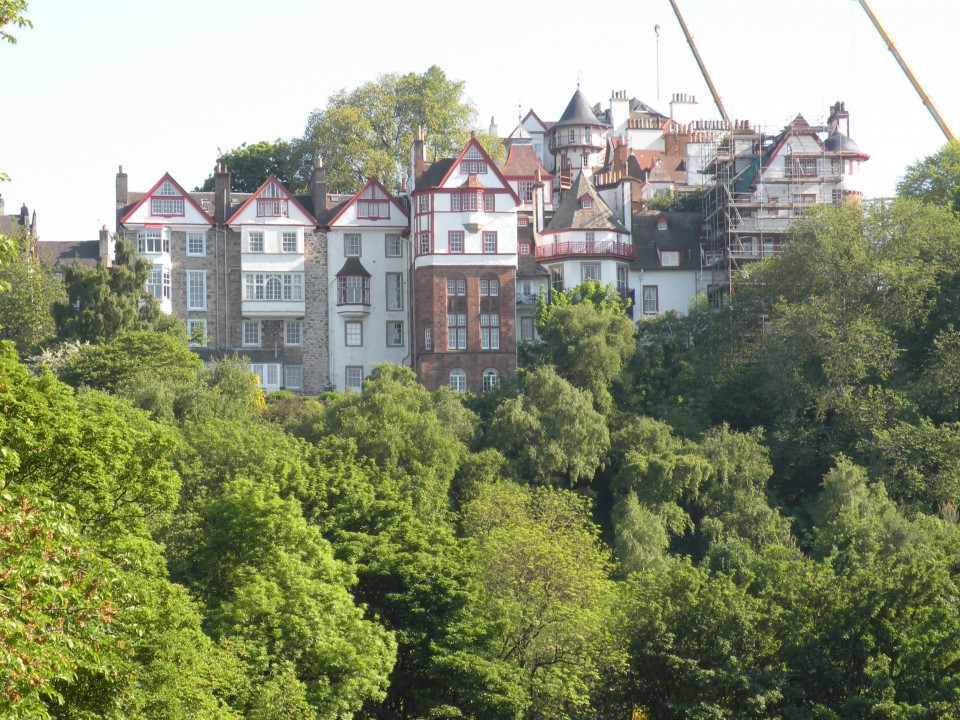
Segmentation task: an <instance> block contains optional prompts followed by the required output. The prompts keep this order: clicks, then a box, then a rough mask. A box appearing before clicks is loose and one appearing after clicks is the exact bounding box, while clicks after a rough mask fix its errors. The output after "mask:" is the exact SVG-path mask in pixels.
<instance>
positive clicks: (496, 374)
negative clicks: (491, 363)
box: [483, 368, 500, 392]
mask: <svg viewBox="0 0 960 720" xmlns="http://www.w3.org/2000/svg"><path fill="white" fill-rule="evenodd" d="M499 389H500V371H499V370H497V369H496V368H487V369H486V370H484V371H483V392H490V391H496V390H499Z"/></svg>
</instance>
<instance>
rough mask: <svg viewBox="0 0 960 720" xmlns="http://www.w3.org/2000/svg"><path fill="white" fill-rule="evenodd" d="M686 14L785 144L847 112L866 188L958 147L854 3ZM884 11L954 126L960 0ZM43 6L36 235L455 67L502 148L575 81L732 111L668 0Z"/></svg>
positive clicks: (702, 7) (686, 8)
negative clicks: (392, 82) (121, 195)
mask: <svg viewBox="0 0 960 720" xmlns="http://www.w3.org/2000/svg"><path fill="white" fill-rule="evenodd" d="M677 4H678V5H679V7H680V10H681V12H682V13H683V17H684V20H685V21H686V23H687V26H688V28H689V29H690V32H691V34H692V35H693V37H694V40H695V42H696V44H697V47H698V49H699V51H700V54H701V56H702V57H703V60H704V62H705V64H706V66H707V69H708V71H709V73H710V75H711V77H712V79H713V82H714V84H715V86H716V87H717V89H718V92H719V93H720V95H721V96H722V99H723V103H724V105H725V106H726V108H727V111H728V113H729V114H730V116H731V117H733V118H736V119H744V120H749V121H750V122H751V123H752V124H753V125H754V126H759V127H761V128H763V129H765V130H769V131H770V132H776V131H778V130H780V129H781V128H782V127H783V126H784V125H785V124H786V123H787V122H788V121H789V120H791V119H792V118H793V117H795V116H796V115H797V114H798V113H801V114H803V116H804V117H805V118H806V119H807V121H808V122H810V123H812V124H813V123H817V122H822V121H824V120H826V117H827V115H828V112H829V107H830V105H831V104H833V103H834V102H836V101H837V100H843V101H844V102H845V103H846V107H847V110H849V111H850V135H851V137H852V138H853V139H854V140H855V141H856V142H857V144H858V145H859V146H860V149H861V150H863V151H864V152H866V153H867V154H869V155H870V156H871V159H870V161H869V162H868V163H866V166H865V168H864V171H865V178H864V189H865V194H866V196H867V197H883V196H889V195H891V194H893V192H894V188H895V186H896V182H897V179H898V178H899V177H900V175H901V174H902V173H903V170H904V169H905V168H906V166H907V165H909V164H911V163H914V162H916V161H917V160H920V159H922V158H923V157H925V156H927V155H930V154H933V153H935V152H936V151H937V150H938V149H939V148H940V147H941V146H942V145H943V143H944V142H945V138H944V136H943V134H942V133H941V131H940V129H939V127H938V126H937V125H936V123H935V122H934V120H933V118H932V117H931V115H930V114H929V112H928V111H927V109H926V107H924V105H923V104H922V102H921V100H920V97H919V96H918V95H917V93H916V91H915V90H914V89H913V87H912V86H911V85H910V83H909V81H908V80H907V78H906V76H905V75H904V73H903V72H902V71H901V70H900V68H899V66H898V65H897V64H896V61H895V59H894V57H893V56H892V55H891V53H890V52H889V51H888V50H887V48H886V45H885V43H884V42H883V40H882V39H881V37H880V35H879V34H878V33H877V32H876V30H875V29H874V28H873V26H872V25H871V24H870V21H869V19H868V18H867V15H866V13H865V12H864V11H863V9H862V8H861V7H860V4H859V2H857V1H856V0H802V1H800V0H677ZM869 4H870V6H871V8H872V9H873V11H874V13H875V14H876V15H877V16H878V18H879V19H880V22H881V23H883V25H884V27H885V29H886V31H887V33H888V34H889V35H890V36H891V39H892V40H893V41H894V43H896V46H897V48H898V49H899V50H900V52H901V54H902V55H903V56H904V58H905V59H906V61H907V63H908V64H909V65H910V67H911V69H912V70H913V72H914V74H915V75H916V76H917V77H918V79H919V80H920V82H921V83H922V84H923V86H924V89H925V90H926V92H927V93H929V95H930V96H931V98H932V100H933V103H934V104H935V105H936V107H937V109H938V110H939V111H940V114H941V115H942V116H943V117H944V118H945V120H946V122H947V124H948V125H950V126H951V128H952V129H954V131H955V132H957V133H960V83H957V82H956V70H955V68H954V62H953V61H952V59H951V55H952V51H951V48H952V43H953V42H956V39H955V38H956V28H957V27H958V26H960V0H912V1H911V2H905V1H904V0H869ZM27 15H28V17H29V18H30V19H31V20H32V22H33V23H34V27H33V29H19V30H15V31H14V33H15V35H16V36H17V37H18V40H19V42H18V43H17V44H16V45H9V44H6V43H3V44H2V45H0V69H2V72H3V77H4V81H5V82H4V85H5V89H4V91H3V93H2V99H0V112H2V117H3V121H2V132H0V172H5V173H7V174H8V175H9V176H10V181H9V182H4V183H0V194H2V196H3V198H4V200H5V204H6V212H7V213H13V212H16V211H17V210H18V209H19V207H20V206H21V204H24V203H25V204H26V205H27V206H28V207H29V209H30V210H31V212H32V211H34V210H36V212H37V223H38V231H39V236H40V239H41V240H83V239H94V238H96V237H97V231H98V230H99V228H100V227H101V226H103V225H106V226H107V227H108V228H109V229H111V230H114V229H115V228H114V224H115V217H114V180H115V176H116V172H117V169H118V167H119V166H121V165H122V166H123V168H124V170H125V171H126V172H127V174H128V176H129V187H130V189H131V190H134V191H145V190H148V189H150V187H152V186H153V184H154V183H156V181H157V180H159V179H160V177H161V176H162V175H163V173H164V172H167V171H169V172H170V173H171V174H172V175H173V177H174V178H175V179H176V180H177V181H178V182H180V184H181V185H183V186H184V187H185V188H187V189H188V190H190V189H192V188H193V187H195V186H196V185H199V184H200V183H202V182H203V180H204V179H205V178H206V177H207V176H208V175H209V174H210V173H211V171H212V169H213V166H214V164H215V162H216V158H217V155H218V149H220V150H223V151H227V150H230V149H232V148H235V147H237V146H239V145H240V144H242V143H244V142H246V143H248V144H252V143H255V142H259V141H261V140H270V141H272V140H276V139H278V138H282V139H291V138H293V137H296V136H298V135H300V134H302V132H303V128H304V126H305V124H306V121H307V116H308V115H309V113H310V112H311V111H312V110H314V109H316V108H322V107H323V106H324V105H325V104H326V100H327V98H328V97H329V96H330V95H331V94H332V93H333V92H335V91H337V90H339V89H341V88H347V89H352V88H355V87H357V86H358V85H361V84H362V83H364V82H366V81H368V80H374V79H376V77H377V76H378V75H379V74H382V73H387V72H398V73H406V72H423V71H424V70H426V69H427V68H428V67H430V66H431V65H438V66H440V67H441V68H442V69H443V70H444V71H445V72H446V73H447V76H448V77H450V78H454V79H458V80H462V81H464V83H465V92H466V96H467V97H468V98H469V99H470V100H472V101H473V103H474V104H475V105H476V107H477V111H478V128H486V127H487V126H488V124H489V122H490V118H491V117H494V118H496V124H497V126H498V129H499V132H500V134H501V135H506V134H507V133H509V131H510V130H511V129H512V128H513V127H514V126H515V125H516V123H517V116H518V112H522V113H523V114H526V112H527V110H529V109H531V108H532V109H533V110H535V111H536V113H537V114H538V115H539V116H540V117H541V118H542V119H544V120H556V119H557V118H558V117H559V116H560V114H561V113H562V112H563V109H564V108H565V106H566V104H567V102H568V101H569V99H570V97H571V95H572V94H573V92H574V91H575V90H576V88H577V83H578V81H579V83H580V88H581V90H582V91H583V92H584V94H585V95H586V96H587V98H588V99H589V100H590V102H591V103H601V104H602V105H603V106H604V107H606V106H607V103H608V101H609V98H610V96H611V93H612V92H613V91H615V90H616V91H621V90H625V91H626V92H627V93H628V95H629V96H630V97H637V98H639V99H641V100H643V101H644V102H646V103H647V104H649V105H651V106H653V107H654V108H656V109H658V110H660V111H661V112H663V113H668V112H669V99H670V96H671V94H672V93H688V94H692V95H694V96H696V98H697V101H698V103H699V108H700V115H701V116H702V117H703V118H704V119H717V118H719V113H718V111H717V110H716V107H715V106H714V104H713V102H712V100H711V97H710V93H709V90H708V88H707V85H706V83H705V82H704V81H703V78H702V76H701V75H700V72H699V70H698V68H697V65H696V62H695V60H694V57H693V54H692V52H691V51H690V48H689V47H688V45H687V43H686V40H685V38H684V36H683V32H682V30H681V28H680V25H679V23H678V22H677V19H676V16H675V15H674V13H673V10H672V9H671V6H670V3H669V0H632V1H631V2H626V1H625V0H607V2H602V3H601V2H584V0H579V1H576V0H550V2H537V3H518V2H516V0H510V1H508V0H484V2H473V3H460V2H438V1H436V0H431V1H428V0H406V2H395V1H394V2H385V1H384V0H366V1H365V2H364V3H362V4H354V3H347V2H329V1H324V0H272V2H269V3H264V2H262V0H256V1H254V0H230V2H217V0H201V1H198V0H164V2H160V3H158V2H153V1H151V2H146V1H145V0H124V1H123V2H117V1H116V0H84V1H83V2H77V1H76V0H30V6H29V9H28V12H27ZM657 26H659V36H658V35H657V33H656V31H655V28H656V27H657Z"/></svg>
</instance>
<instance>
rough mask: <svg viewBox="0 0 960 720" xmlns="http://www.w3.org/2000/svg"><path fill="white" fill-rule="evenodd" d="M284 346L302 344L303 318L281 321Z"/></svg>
mask: <svg viewBox="0 0 960 720" xmlns="http://www.w3.org/2000/svg"><path fill="white" fill-rule="evenodd" d="M283 345H284V347H299V346H300V345H303V320H284V321H283Z"/></svg>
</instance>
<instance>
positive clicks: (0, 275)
mask: <svg viewBox="0 0 960 720" xmlns="http://www.w3.org/2000/svg"><path fill="white" fill-rule="evenodd" d="M18 244H19V245H20V247H22V246H23V242H22V238H21V239H19V241H18ZM0 288H7V290H6V291H5V292H2V293H0V339H4V340H12V341H13V342H14V344H15V345H16V346H17V351H18V352H19V353H20V354H21V355H27V354H29V353H32V352H35V351H37V350H38V349H39V348H41V347H42V346H44V345H45V344H46V343H47V342H49V341H50V340H52V339H53V337H54V330H55V326H54V321H53V315H52V314H51V309H52V307H53V305H54V304H55V303H58V302H63V301H64V300H66V293H65V291H64V289H63V282H62V281H61V280H60V278H59V277H58V276H57V275H55V274H53V273H52V272H50V270H49V268H47V267H45V266H44V264H43V263H42V262H40V259H39V258H38V257H37V255H36V253H33V252H27V251H22V252H20V253H18V254H17V255H16V256H15V257H13V258H11V260H10V262H3V263H0Z"/></svg>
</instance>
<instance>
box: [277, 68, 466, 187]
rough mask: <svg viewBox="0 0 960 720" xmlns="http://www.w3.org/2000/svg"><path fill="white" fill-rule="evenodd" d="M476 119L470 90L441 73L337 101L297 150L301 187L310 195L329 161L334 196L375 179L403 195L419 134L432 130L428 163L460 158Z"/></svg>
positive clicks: (317, 117)
mask: <svg viewBox="0 0 960 720" xmlns="http://www.w3.org/2000/svg"><path fill="white" fill-rule="evenodd" d="M475 116H476V111H475V109H474V107H473V104H472V103H471V102H470V101H469V100H467V99H466V98H465V97H464V84H463V82H462V81H459V80H452V79H450V78H448V77H447V75H446V73H444V72H443V70H441V69H440V68H439V67H437V66H436V65H434V66H432V67H430V68H429V69H428V70H426V72H423V73H409V74H407V75H398V74H395V73H387V74H385V75H381V76H380V77H379V78H377V80H376V81H373V82H367V83H364V84H363V85H361V86H360V87H358V88H356V89H354V90H351V91H349V92H348V91H347V90H340V91H339V92H337V93H335V94H334V95H332V96H331V97H330V99H329V100H328V101H327V105H326V107H325V108H323V109H317V110H314V111H313V112H312V113H311V114H310V117H309V119H308V120H307V126H306V128H305V130H304V133H303V137H301V138H299V139H297V140H295V141H294V142H293V154H294V158H295V161H296V162H297V164H298V165H297V171H296V175H295V178H294V181H293V184H294V187H295V188H297V189H298V190H302V189H304V188H305V187H306V184H307V181H308V180H309V179H310V173H311V172H312V170H313V167H314V164H315V161H316V159H317V158H318V157H319V158H322V159H323V163H324V167H325V168H326V172H327V183H328V187H329V189H330V190H331V192H355V191H356V190H357V189H359V188H360V186H361V185H363V183H364V182H365V181H366V179H367V178H369V177H371V176H375V177H378V178H379V179H380V180H381V181H382V182H383V183H384V184H385V185H386V186H387V187H388V188H399V187H400V183H401V180H402V179H403V178H404V177H405V176H406V174H407V168H408V166H409V162H410V147H411V144H412V142H413V138H414V132H415V131H416V128H417V127H418V126H422V127H424V128H425V130H426V147H427V154H428V160H430V159H432V158H434V157H447V156H450V155H453V154H455V153H457V152H459V151H460V149H461V148H462V147H463V144H464V143H465V142H466V140H467V138H468V137H469V136H470V128H471V127H472V126H473V124H474V120H475Z"/></svg>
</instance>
